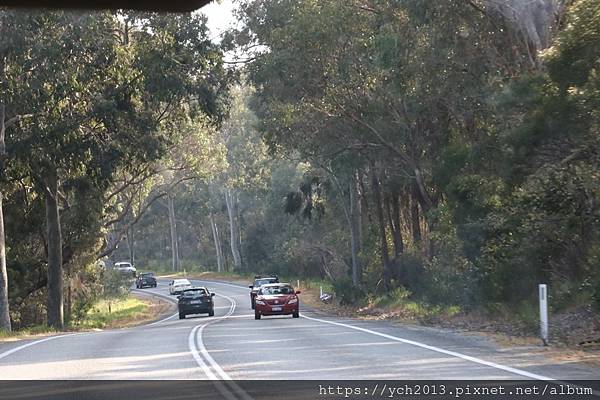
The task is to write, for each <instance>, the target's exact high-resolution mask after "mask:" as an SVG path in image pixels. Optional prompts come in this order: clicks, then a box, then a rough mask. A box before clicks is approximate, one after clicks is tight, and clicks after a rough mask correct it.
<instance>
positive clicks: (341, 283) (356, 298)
mask: <svg viewBox="0 0 600 400" xmlns="http://www.w3.org/2000/svg"><path fill="white" fill-rule="evenodd" d="M332 286H333V292H334V293H335V295H336V297H337V298H338V300H339V302H340V304H341V305H357V304H360V303H362V302H364V301H365V299H366V295H365V292H363V291H362V290H361V289H359V288H357V287H355V286H353V285H352V280H351V279H349V278H341V279H338V280H336V281H334V282H333V284H332Z"/></svg>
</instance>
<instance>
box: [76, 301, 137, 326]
mask: <svg viewBox="0 0 600 400" xmlns="http://www.w3.org/2000/svg"><path fill="white" fill-rule="evenodd" d="M147 310H148V304H147V303H146V302H144V301H142V300H140V299H137V298H135V297H127V298H124V299H117V300H110V301H109V300H100V301H98V302H97V303H96V304H94V306H93V307H92V308H91V309H90V310H89V311H88V312H87V313H86V314H85V316H84V317H83V318H82V319H81V320H79V321H77V322H76V323H75V324H73V327H74V328H79V329H104V328H112V327H117V326H122V325H124V324H125V325H129V324H130V323H131V322H134V321H139V320H141V319H144V318H146V316H147Z"/></svg>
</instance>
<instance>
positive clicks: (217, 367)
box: [197, 295, 237, 381]
mask: <svg viewBox="0 0 600 400" xmlns="http://www.w3.org/2000/svg"><path fill="white" fill-rule="evenodd" d="M219 296H220V297H223V298H225V299H226V300H228V301H229V302H230V303H231V306H230V307H229V311H228V312H227V314H225V315H223V316H221V317H218V318H215V319H213V320H212V321H209V322H207V323H206V324H204V325H202V326H200V329H198V333H197V343H198V345H199V347H200V352H201V353H202V355H203V356H204V358H205V359H206V361H208V363H209V364H210V365H211V366H212V367H213V368H214V370H215V371H217V374H219V375H220V376H221V379H223V380H226V381H230V380H231V377H230V376H229V375H227V373H225V371H223V369H222V368H221V366H220V365H219V364H218V363H217V362H216V361H215V360H214V358H212V356H211V355H210V354H209V353H208V350H207V349H206V346H205V345H204V342H203V341H202V332H203V331H204V328H205V327H207V326H208V325H210V324H211V323H216V322H218V321H220V320H223V319H226V318H229V317H230V316H231V314H233V312H234V311H235V307H236V306H237V302H236V301H235V300H234V299H232V298H231V297H227V296H224V295H219Z"/></svg>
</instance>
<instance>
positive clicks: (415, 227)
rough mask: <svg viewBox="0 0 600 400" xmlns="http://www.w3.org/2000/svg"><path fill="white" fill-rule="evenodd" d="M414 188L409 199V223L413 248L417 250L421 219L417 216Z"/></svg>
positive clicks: (417, 202) (417, 206)
mask: <svg viewBox="0 0 600 400" xmlns="http://www.w3.org/2000/svg"><path fill="white" fill-rule="evenodd" d="M416 190H417V188H416V187H413V193H412V196H411V199H410V221H411V230H412V236H413V246H415V248H418V247H419V246H420V243H421V238H422V235H421V218H420V216H419V201H418V199H417V194H416V193H415V192H416Z"/></svg>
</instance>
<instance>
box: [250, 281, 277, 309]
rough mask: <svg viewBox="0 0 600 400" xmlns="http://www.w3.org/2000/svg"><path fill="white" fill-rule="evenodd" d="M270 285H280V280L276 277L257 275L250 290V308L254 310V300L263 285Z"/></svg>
mask: <svg viewBox="0 0 600 400" xmlns="http://www.w3.org/2000/svg"><path fill="white" fill-rule="evenodd" d="M269 283H279V278H278V277H277V276H276V275H272V276H260V275H257V276H255V277H254V283H253V284H252V285H249V286H248V287H249V288H250V289H252V290H250V306H251V307H252V309H253V310H254V299H255V298H256V294H257V293H258V290H259V289H260V287H261V286H262V285H267V284H269Z"/></svg>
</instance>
